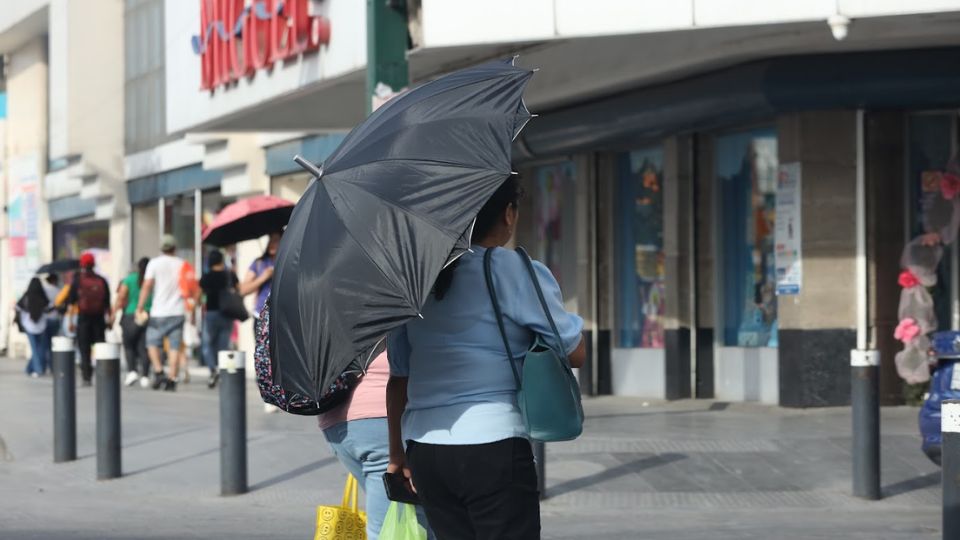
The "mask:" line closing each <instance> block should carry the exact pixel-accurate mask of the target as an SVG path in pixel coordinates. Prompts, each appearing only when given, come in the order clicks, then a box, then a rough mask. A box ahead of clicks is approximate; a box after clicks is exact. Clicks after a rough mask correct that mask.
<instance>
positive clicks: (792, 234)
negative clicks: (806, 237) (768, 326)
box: [774, 163, 803, 296]
mask: <svg viewBox="0 0 960 540" xmlns="http://www.w3.org/2000/svg"><path fill="white" fill-rule="evenodd" d="M800 178H801V174H800V164H799V163H784V164H782V165H780V171H779V174H778V176H777V213H776V215H777V221H776V228H775V237H774V240H775V246H776V247H775V251H774V258H775V260H776V268H777V295H778V296H789V295H798V294H800V287H801V286H802V283H803V257H802V254H801V249H800V244H801V225H800V223H801V222H800V211H801V205H800V204H801V203H800Z"/></svg>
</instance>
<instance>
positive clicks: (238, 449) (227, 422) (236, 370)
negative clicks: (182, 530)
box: [217, 351, 247, 495]
mask: <svg viewBox="0 0 960 540" xmlns="http://www.w3.org/2000/svg"><path fill="white" fill-rule="evenodd" d="M245 361H246V355H245V354H244V353H243V352H241V351H220V352H219V353H218V355H217V364H218V368H219V370H220V494H221V495H240V494H242V493H246V492H247V397H246V384H247V381H246V374H245V373H246V370H245V369H244V365H245Z"/></svg>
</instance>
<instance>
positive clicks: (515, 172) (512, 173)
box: [510, 171, 520, 176]
mask: <svg viewBox="0 0 960 540" xmlns="http://www.w3.org/2000/svg"><path fill="white" fill-rule="evenodd" d="M518 174H520V173H518V172H517V171H510V175H511V176H516V175H518Z"/></svg>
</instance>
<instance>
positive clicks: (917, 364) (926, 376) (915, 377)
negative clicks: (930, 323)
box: [893, 336, 930, 384]
mask: <svg viewBox="0 0 960 540" xmlns="http://www.w3.org/2000/svg"><path fill="white" fill-rule="evenodd" d="M929 350H930V339H929V338H927V336H920V337H918V338H917V339H915V340H913V341H911V342H910V343H909V344H908V345H907V346H906V348H904V349H903V350H902V351H900V352H898V353H897V355H896V356H895V357H894V360H893V361H894V363H895V364H896V366H897V375H900V377H901V378H903V380H904V381H906V382H907V383H908V384H920V383H925V382H927V381H929V380H930V356H929V354H928V351H929Z"/></svg>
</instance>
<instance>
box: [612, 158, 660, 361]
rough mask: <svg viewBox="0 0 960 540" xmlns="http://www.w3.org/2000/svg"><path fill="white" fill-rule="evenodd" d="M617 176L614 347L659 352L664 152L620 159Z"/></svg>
mask: <svg viewBox="0 0 960 540" xmlns="http://www.w3.org/2000/svg"><path fill="white" fill-rule="evenodd" d="M617 177H618V178H617V182H618V183H617V199H618V200H617V219H616V241H617V249H616V259H617V266H616V273H617V284H618V287H617V291H616V293H615V296H616V306H617V334H618V339H617V341H618V345H619V346H620V347H644V348H657V349H659V348H663V316H664V311H665V307H666V305H665V301H664V254H663V149H662V148H659V147H657V148H650V149H646V150H638V151H635V152H630V153H627V154H623V155H622V156H620V158H619V159H618V161H617Z"/></svg>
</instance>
